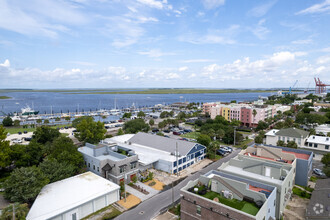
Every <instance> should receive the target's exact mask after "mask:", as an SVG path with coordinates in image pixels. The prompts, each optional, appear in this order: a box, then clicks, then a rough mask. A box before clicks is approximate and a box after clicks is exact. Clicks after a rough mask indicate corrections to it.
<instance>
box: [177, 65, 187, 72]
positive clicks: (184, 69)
mask: <svg viewBox="0 0 330 220" xmlns="http://www.w3.org/2000/svg"><path fill="white" fill-rule="evenodd" d="M186 70H188V67H187V66H182V67H180V68H179V71H180V72H184V71H186Z"/></svg>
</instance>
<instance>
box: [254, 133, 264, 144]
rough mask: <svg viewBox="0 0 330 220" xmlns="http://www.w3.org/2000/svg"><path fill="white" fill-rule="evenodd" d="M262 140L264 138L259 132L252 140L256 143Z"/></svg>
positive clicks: (260, 142)
mask: <svg viewBox="0 0 330 220" xmlns="http://www.w3.org/2000/svg"><path fill="white" fill-rule="evenodd" d="M263 141H264V138H263V137H262V136H261V135H260V134H259V135H257V136H256V137H255V138H254V142H255V143H256V144H262V143H263Z"/></svg>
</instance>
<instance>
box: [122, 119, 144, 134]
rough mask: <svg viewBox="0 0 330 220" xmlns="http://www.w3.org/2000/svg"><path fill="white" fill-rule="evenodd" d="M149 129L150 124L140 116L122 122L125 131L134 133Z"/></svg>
mask: <svg viewBox="0 0 330 220" xmlns="http://www.w3.org/2000/svg"><path fill="white" fill-rule="evenodd" d="M149 130H150V126H149V125H148V124H146V123H145V122H144V120H143V119H141V118H137V119H133V120H130V121H127V122H125V124H124V131H125V133H131V134H135V133H137V132H139V131H142V132H148V131H149Z"/></svg>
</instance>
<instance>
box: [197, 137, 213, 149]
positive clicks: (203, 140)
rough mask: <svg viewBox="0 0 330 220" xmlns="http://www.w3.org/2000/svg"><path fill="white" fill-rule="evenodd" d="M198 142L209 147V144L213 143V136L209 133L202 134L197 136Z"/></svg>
mask: <svg viewBox="0 0 330 220" xmlns="http://www.w3.org/2000/svg"><path fill="white" fill-rule="evenodd" d="M197 142H198V143H200V144H201V145H204V146H205V147H208V146H209V144H210V143H211V138H210V136H208V135H207V134H201V135H199V137H198V138H197Z"/></svg>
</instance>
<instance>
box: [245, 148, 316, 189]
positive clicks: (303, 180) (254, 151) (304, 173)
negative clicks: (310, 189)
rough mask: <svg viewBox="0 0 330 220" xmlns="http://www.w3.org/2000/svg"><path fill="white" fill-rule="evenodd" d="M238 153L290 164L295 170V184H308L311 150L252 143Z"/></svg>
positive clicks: (311, 158) (311, 163)
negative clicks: (251, 145)
mask: <svg viewBox="0 0 330 220" xmlns="http://www.w3.org/2000/svg"><path fill="white" fill-rule="evenodd" d="M240 155H245V156H249V157H254V158H258V159H260V160H270V161H276V162H278V163H285V164H291V165H292V166H293V168H294V169H295V170H296V172H295V184H298V185H301V186H307V185H308V176H309V174H310V173H311V170H312V166H313V152H311V151H306V150H301V149H294V148H288V147H279V146H271V145H268V146H267V145H266V146H265V145H254V146H253V147H248V148H247V149H246V150H242V151H241V152H240Z"/></svg>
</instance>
